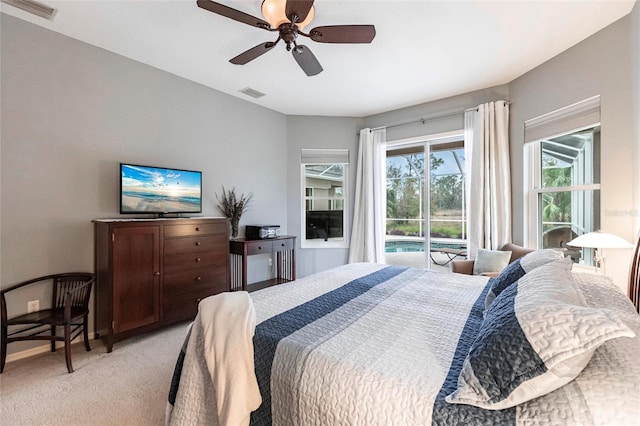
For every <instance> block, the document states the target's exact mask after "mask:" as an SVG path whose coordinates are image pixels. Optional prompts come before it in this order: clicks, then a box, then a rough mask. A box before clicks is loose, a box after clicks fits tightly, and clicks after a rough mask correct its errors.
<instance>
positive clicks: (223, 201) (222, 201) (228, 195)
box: [216, 185, 253, 238]
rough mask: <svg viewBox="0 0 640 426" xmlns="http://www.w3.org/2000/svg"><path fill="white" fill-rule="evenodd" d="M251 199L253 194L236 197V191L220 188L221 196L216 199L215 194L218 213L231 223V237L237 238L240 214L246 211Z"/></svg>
mask: <svg viewBox="0 0 640 426" xmlns="http://www.w3.org/2000/svg"><path fill="white" fill-rule="evenodd" d="M252 198H253V192H249V193H248V194H247V195H245V194H241V195H240V197H238V196H236V189H235V188H232V189H230V190H225V189H224V185H223V186H222V195H221V196H220V197H218V194H217V193H216V200H218V209H219V210H220V212H221V213H222V214H223V215H225V217H228V218H229V219H230V221H231V237H232V238H236V237H237V236H238V223H239V222H240V217H241V216H242V213H244V211H245V210H246V209H247V205H248V204H249V201H251V199H252Z"/></svg>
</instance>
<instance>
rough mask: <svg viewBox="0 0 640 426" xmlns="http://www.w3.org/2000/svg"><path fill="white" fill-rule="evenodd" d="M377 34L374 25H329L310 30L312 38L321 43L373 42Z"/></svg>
mask: <svg viewBox="0 0 640 426" xmlns="http://www.w3.org/2000/svg"><path fill="white" fill-rule="evenodd" d="M375 36H376V28H375V27H374V26H373V25H329V26H326V27H315V28H314V29H312V30H311V31H310V32H309V37H311V40H314V41H317V42H319V43H371V41H372V40H373V38H374V37H375Z"/></svg>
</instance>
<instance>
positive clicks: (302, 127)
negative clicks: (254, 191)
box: [287, 116, 362, 277]
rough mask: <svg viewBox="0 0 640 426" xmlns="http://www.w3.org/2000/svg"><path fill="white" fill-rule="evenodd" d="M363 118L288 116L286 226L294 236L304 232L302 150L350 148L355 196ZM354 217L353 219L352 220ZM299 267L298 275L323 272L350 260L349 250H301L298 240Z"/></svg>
mask: <svg viewBox="0 0 640 426" xmlns="http://www.w3.org/2000/svg"><path fill="white" fill-rule="evenodd" d="M361 122H362V120H360V119H357V118H339V117H307V116H289V117H288V119H287V129H288V131H287V140H288V146H289V147H288V152H287V164H288V167H287V171H288V174H289V175H288V185H287V199H288V201H287V202H288V224H287V228H288V229H289V230H290V231H291V232H293V233H294V234H295V235H302V234H301V232H302V224H301V213H300V209H301V206H302V199H301V198H302V188H301V182H302V181H301V179H302V178H301V175H300V173H301V168H300V167H301V166H300V150H301V149H302V148H343V149H348V150H349V163H350V168H349V185H348V190H349V194H350V196H351V199H353V196H354V190H355V176H356V170H355V169H356V164H357V158H358V157H357V154H358V136H357V132H358V130H359V129H360V128H361V127H362V125H361ZM349 210H350V211H349V213H348V214H349V217H350V218H352V217H353V203H349ZM350 220H352V219H350ZM297 245H298V249H299V250H298V251H297V255H296V266H297V267H296V269H297V271H298V276H299V277H303V276H305V275H309V274H312V273H314V272H318V271H323V270H325V269H329V268H332V267H334V266H339V265H344V264H345V263H347V259H348V256H349V249H338V248H331V249H330V248H320V249H300V240H299V239H298V241H297Z"/></svg>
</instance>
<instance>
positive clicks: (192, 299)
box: [162, 285, 227, 322]
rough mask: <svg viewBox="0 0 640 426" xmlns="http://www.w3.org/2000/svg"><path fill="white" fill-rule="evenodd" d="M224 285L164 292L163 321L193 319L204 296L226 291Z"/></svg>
mask: <svg viewBox="0 0 640 426" xmlns="http://www.w3.org/2000/svg"><path fill="white" fill-rule="evenodd" d="M226 290H227V289H226V286H224V285H218V286H213V287H207V288H200V289H195V290H191V291H188V292H185V293H180V294H167V293H165V295H164V297H163V299H162V305H163V306H162V310H163V312H164V318H163V321H165V322H176V321H183V320H193V319H194V318H195V316H196V314H197V313H198V303H200V301H201V300H202V299H204V298H207V297H209V296H213V295H214V294H219V293H222V292H224V291H226Z"/></svg>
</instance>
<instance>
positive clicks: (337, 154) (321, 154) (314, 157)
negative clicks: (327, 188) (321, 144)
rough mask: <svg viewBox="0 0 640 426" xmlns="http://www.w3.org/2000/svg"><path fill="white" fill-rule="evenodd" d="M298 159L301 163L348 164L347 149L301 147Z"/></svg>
mask: <svg viewBox="0 0 640 426" xmlns="http://www.w3.org/2000/svg"><path fill="white" fill-rule="evenodd" d="M300 161H301V163H302V164H349V150H348V149H338V148H336V149H326V148H325V149H309V148H302V149H301V150H300Z"/></svg>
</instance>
